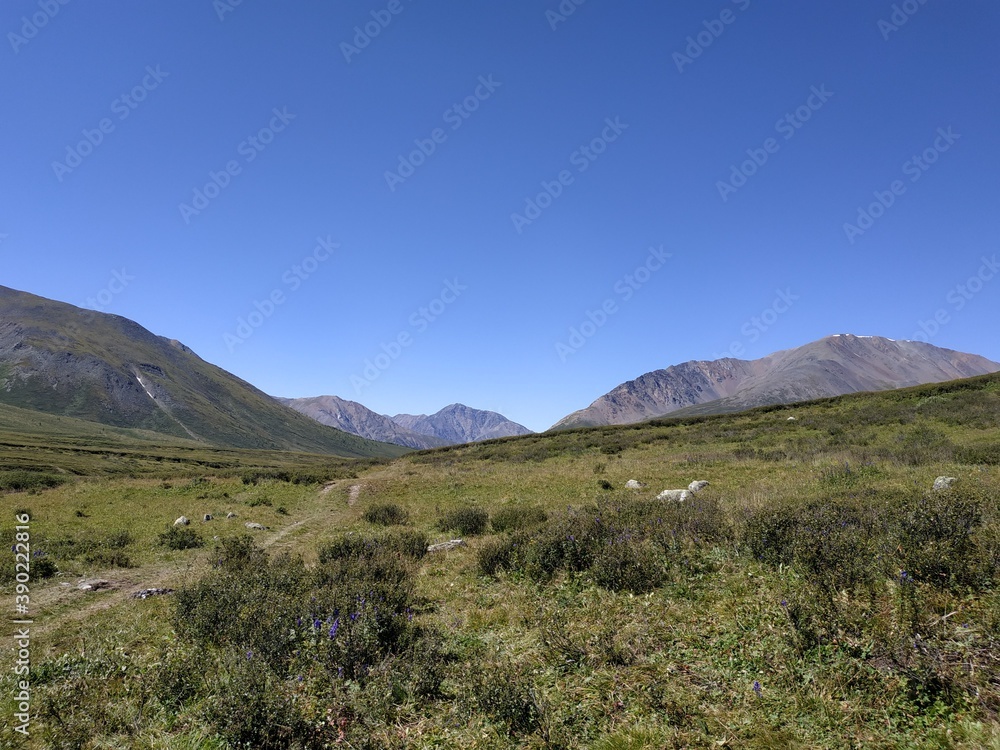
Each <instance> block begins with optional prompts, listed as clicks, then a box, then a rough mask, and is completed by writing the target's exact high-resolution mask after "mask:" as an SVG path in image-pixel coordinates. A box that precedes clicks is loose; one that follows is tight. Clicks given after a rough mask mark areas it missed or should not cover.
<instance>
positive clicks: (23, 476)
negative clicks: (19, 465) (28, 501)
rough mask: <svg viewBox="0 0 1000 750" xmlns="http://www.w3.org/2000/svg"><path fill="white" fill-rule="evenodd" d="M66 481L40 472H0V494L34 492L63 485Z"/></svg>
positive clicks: (18, 470) (15, 470) (19, 470)
mask: <svg viewBox="0 0 1000 750" xmlns="http://www.w3.org/2000/svg"><path fill="white" fill-rule="evenodd" d="M65 482H66V479H65V478H63V477H61V476H58V475H56V474H46V473H44V472H41V471H27V470H25V469H14V470H12V471H0V492H25V491H28V492H36V491H38V490H45V489H50V488H52V487H58V486H59V485H61V484H65Z"/></svg>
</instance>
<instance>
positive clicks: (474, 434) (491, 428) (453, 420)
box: [392, 403, 531, 444]
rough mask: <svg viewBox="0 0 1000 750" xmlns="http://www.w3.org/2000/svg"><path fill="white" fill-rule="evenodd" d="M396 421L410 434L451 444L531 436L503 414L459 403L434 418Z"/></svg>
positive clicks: (414, 416) (415, 416)
mask: <svg viewBox="0 0 1000 750" xmlns="http://www.w3.org/2000/svg"><path fill="white" fill-rule="evenodd" d="M392 420H393V421H394V422H396V423H397V424H399V425H402V426H403V427H405V428H406V429H408V430H412V431H413V432H419V433H421V434H423V435H431V436H433V437H436V438H438V439H440V440H444V441H446V442H447V443H449V444H459V443H476V442H479V441H480V440H490V439H493V438H501V437H511V436H514V435H530V434H531V430H529V429H528V428H527V427H525V426H524V425H520V424H518V423H517V422H512V421H511V420H509V419H507V417H505V416H504V415H503V414H499V413H498V412H495V411H485V410H483V409H474V408H472V407H471V406H466V405H465V404H458V403H456V404H449V405H448V406H446V407H444V408H443V409H441V410H440V411H438V412H436V413H434V414H431V415H427V414H397V415H396V416H394V417H392Z"/></svg>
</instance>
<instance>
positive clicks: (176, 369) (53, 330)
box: [0, 287, 402, 457]
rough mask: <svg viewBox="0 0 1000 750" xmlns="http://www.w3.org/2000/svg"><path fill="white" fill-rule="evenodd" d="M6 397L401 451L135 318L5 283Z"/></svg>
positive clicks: (229, 435) (25, 404)
mask: <svg viewBox="0 0 1000 750" xmlns="http://www.w3.org/2000/svg"><path fill="white" fill-rule="evenodd" d="M0 403H2V404H8V405H11V406H17V407H21V408H26V409H33V410H36V411H40V412H45V413H48V414H54V415H61V416H67V417H75V418H78V419H84V420H89V421H92V422H99V423H101V424H106V425H109V426H112V427H125V428H134V429H141V430H147V431H152V432H157V433H162V434H163V435H168V436H171V437H175V438H186V439H190V440H195V441H198V442H202V443H205V444H208V445H215V446H225V447H234V448H255V449H270V450H292V451H308V452H315V453H328V454H332V455H338V456H354V457H366V456H396V455H400V453H401V452H402V451H401V450H400V449H399V448H397V447H395V446H389V445H385V444H380V443H375V442H373V441H368V440H364V439H361V438H358V437H356V436H354V435H349V434H347V433H344V432H340V431H338V430H334V429H331V428H328V427H323V426H322V425H319V424H318V423H316V422H315V421H313V420H310V419H308V418H306V417H304V416H302V415H301V414H298V413H297V412H295V411H294V410H292V409H289V408H287V407H285V406H282V405H281V404H278V403H277V402H275V401H274V399H272V398H271V397H269V396H268V395H267V394H265V393H263V392H262V391H260V390H258V389H257V388H255V387H253V386H252V385H250V384H249V383H247V382H245V381H243V380H241V379H239V378H237V377H236V376H234V375H232V374H230V373H228V372H226V371H225V370H222V369H221V368H219V367H216V366H215V365H212V364H209V363H208V362H205V361H204V360H202V359H201V358H200V357H198V356H197V355H196V354H195V353H194V352H192V351H191V350H190V349H189V348H187V347H186V346H184V345H183V344H181V343H180V342H179V341H175V340H171V339H166V338H163V337H161V336H156V335H154V334H152V333H150V332H149V331H147V330H146V329H145V328H143V327H142V326H140V325H139V324H138V323H135V322H133V321H131V320H128V319H126V318H122V317H119V316H116V315H108V314H104V313H97V312H93V311H88V310H82V309H80V308H77V307H74V306H72V305H68V304H65V303H62V302H56V301H53V300H47V299H44V298H42V297H37V296H35V295H31V294H27V293H24V292H18V291H15V290H13V289H8V288H7V287H0Z"/></svg>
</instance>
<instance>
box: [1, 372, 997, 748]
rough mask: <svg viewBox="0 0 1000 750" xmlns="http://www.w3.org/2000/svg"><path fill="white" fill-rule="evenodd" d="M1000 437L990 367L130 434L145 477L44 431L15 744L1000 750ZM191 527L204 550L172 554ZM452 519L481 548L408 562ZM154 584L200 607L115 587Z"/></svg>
mask: <svg viewBox="0 0 1000 750" xmlns="http://www.w3.org/2000/svg"><path fill="white" fill-rule="evenodd" d="M791 415H794V416H795V417H796V420H795V421H794V422H789V421H787V417H788V416H791ZM998 424H1000V378H998V377H995V376H993V377H985V378H976V379H973V380H970V381H959V382H956V383H952V384H941V385H935V386H925V387H920V388H915V389H907V390H905V391H893V392H887V393H879V394H860V395H856V396H849V397H841V398H838V399H828V400H824V401H820V402H814V403H810V404H805V405H800V406H794V407H768V408H762V409H757V410H753V411H751V412H746V413H742V414H733V415H722V416H709V417H698V416H691V417H685V418H681V419H675V420H658V421H656V422H653V423H647V424H642V425H634V426H625V427H615V428H597V429H587V430H584V429H581V430H569V431H565V432H559V433H555V434H552V435H540V436H539V435H532V436H526V437H523V438H513V439H505V440H498V441H490V442H487V443H483V444H476V445H469V446H456V447H451V448H446V449H440V450H436V451H426V452H421V453H414V454H410V455H407V456H404V457H402V458H398V459H396V460H394V461H391V462H379V463H369V464H357V465H355V464H351V463H346V462H344V463H331V462H330V459H328V458H325V459H320V458H318V457H313V456H308V455H305V454H298V455H286V454H280V453H256V452H249V451H246V452H239V451H228V452H226V451H219V452H215V451H205V450H204V449H201V450H200V451H199V449H197V448H195V447H190V446H187V445H180V444H177V445H169V446H165V445H160V446H159V447H158V448H156V449H155V450H154V449H152V448H150V447H148V446H147V447H145V448H142V449H141V450H140V446H139V445H138V444H136V445H132V446H128V447H125V446H119V450H121V451H123V452H126V451H132V450H134V451H136V452H137V453H141V454H142V456H143V458H141V459H138V458H137V459H135V460H136V461H137V464H136V468H135V469H134V470H133V471H132V473H133V474H134V476H129V475H128V472H119V471H115V470H113V469H112V468H111V466H109V463H108V459H107V457H106V456H104V455H101V454H98V453H96V452H87V453H84V452H82V451H78V452H74V451H73V450H72V446H71V441H69V440H67V441H66V442H65V443H54V444H50V445H48V447H47V448H46V444H45V440H46V438H45V437H44V436H39V437H38V438H37V441H38V442H37V445H38V449H37V450H35V451H34V454H36V458H37V459H38V460H37V461H36V462H35V463H32V464H30V465H28V466H20V465H17V466H12V464H13V462H11V463H8V464H7V466H9V467H11V468H12V469H16V470H28V469H36V470H37V469H43V470H44V471H45V472H47V473H54V474H56V475H59V476H63V477H65V478H66V479H68V481H67V482H65V483H64V484H61V485H59V486H56V487H51V488H42V487H39V488H36V489H34V490H32V491H21V492H14V493H7V494H4V495H2V496H0V503H2V504H3V505H4V507H8V508H10V509H11V510H10V511H9V513H10V516H9V517H7V518H0V532H2V534H3V535H5V536H7V537H9V536H10V535H11V534H12V533H13V525H14V522H13V518H12V513H13V510H14V509H18V510H19V511H22V510H26V511H29V512H30V513H31V515H32V518H33V520H32V523H31V526H32V532H31V533H32V540H33V549H42V550H44V551H46V552H47V557H48V558H51V559H52V560H54V562H55V563H56V564H57V566H58V567H59V569H60V571H61V572H63V573H64V575H61V576H56V577H54V578H50V579H45V580H38V581H35V582H33V583H32V601H33V604H34V607H35V609H34V614H35V621H36V625H35V626H33V627H34V630H33V636H34V637H33V642H32V643H33V645H32V648H33V670H35V682H34V683H33V695H34V698H33V700H34V701H35V706H36V710H37V711H39V716H38V717H37V718H36V719H35V721H34V724H33V728H34V735H33V738H32V740H31V742H30V743H29V745H28V746H29V747H137V748H165V747H212V748H220V749H222V748H230V747H236V746H237V745H236V744H234V743H235V742H236V741H237V740H239V739H241V738H242V739H244V740H248V741H251V742H252V743H254V745H255V746H258V747H267V746H269V744H268V743H271V744H270V746H275V747H295V746H302V747H321V746H323V743H326V744H327V745H329V746H338V745H337V743H338V741H339V742H340V745H339V746H344V747H358V748H361V747H371V748H404V747H407V748H409V747H414V748H423V747H427V748H430V747H435V748H483V749H485V748H491V749H492V748H543V747H547V748H567V749H568V748H591V747H593V748H599V749H600V750H618V749H631V748H664V747H667V748H670V747H712V746H715V747H720V746H723V747H749V748H773V747H802V748H842V747H865V748H868V747H872V748H939V747H940V748H969V749H971V748H983V747H993V748H1000V722H998V721H997V712H998V711H1000V656H997V654H1000V591H998V590H997V588H996V581H997V579H998V577H1000V510H998V503H997V500H998V499H1000V468H998V464H997V462H996V461H995V460H994V459H993V458H992V457H993V456H995V455H996V453H995V450H996V446H997V445H998V442H1000V435H998V430H997V425H998ZM23 439H25V438H22V440H23ZM95 439H96V437H93V436H91V437H88V440H95ZM117 439H119V438H116V440H117ZM121 439H122V440H124V438H121ZM5 442H10V441H5ZM15 442H16V441H15ZM78 447H79V446H78ZM9 450H10V449H9V448H0V460H9V457H10V454H9V452H7V451H9ZM61 451H67V452H65V453H61ZM158 455H159V456H163V457H166V456H172V457H174V458H178V459H181V460H178V461H168V462H166V461H156V460H155V456H158ZM19 460H20V459H19ZM63 460H65V461H67V462H70V463H71V465H72V466H73V467H74V469H73V470H72V471H68V470H65V467H64V466H63V465H62V464H61V461H63ZM208 461H211V462H218V463H219V464H220V466H219V467H217V468H213V467H210V466H208V465H207V463H206V462H208ZM60 469H63V471H60ZM171 471H173V474H171ZM323 471H327V472H328V475H327V476H328V478H329V480H330V481H331V483H330V484H327V485H325V484H324V483H321V482H312V483H310V481H309V477H311V476H312V473H313V472H323ZM941 474H948V475H951V476H955V477H957V478H958V480H959V481H958V483H957V484H956V486H955V488H954V490H953V491H950V492H947V493H942V494H931V493H930V492H929V489H930V486H931V484H932V482H933V480H934V478H935V477H936V476H938V475H941ZM297 478H299V479H301V480H302V481H299V482H298V483H296V481H295V480H296V479H297ZM628 479H638V480H640V481H642V482H644V483H647V484H648V486H647V488H646V489H644V490H641V491H632V490H626V489H625V488H624V484H625V482H626V481H627V480H628ZM694 479H707V480H709V481H710V482H711V484H710V486H709V487H708V488H707V489H706V490H704V491H703V492H702V493H700V494H699V495H697V496H696V498H695V499H694V500H692V501H691V502H689V503H686V504H683V505H678V504H671V505H664V504H663V503H659V502H657V501H656V500H655V496H656V494H657V493H658V492H659V491H660V490H661V489H665V488H672V487H682V486H686V485H687V484H688V483H689V482H690V481H692V480H694ZM601 482H607V483H608V484H609V485H610V487H611V489H605V488H604V487H603V486H602V484H601ZM265 499H266V500H267V501H268V502H270V505H267V504H265V503H264V502H263V501H264V500H265ZM280 508H284V509H286V510H287V513H288V515H287V516H285V515H284V514H282V513H280V512H279V511H278V509H280ZM386 508H391V513H388V512H387V511H386ZM78 511H79V512H80V514H78ZM229 511H234V512H236V513H238V514H239V516H238V518H235V519H230V520H226V518H225V516H226V513H227V512H229ZM204 513H212V514H213V515H214V517H215V519H216V520H213V521H211V522H208V523H202V522H201V521H200V519H201V517H202V515H203V514H204ZM181 514H184V515H186V516H188V518H191V519H192V526H191V527H190V528H192V529H194V530H195V531H196V533H197V534H198V536H199V537H201V539H202V540H203V541H204V542H205V546H204V547H202V548H193V549H178V550H173V549H170V548H169V546H165V545H163V544H160V542H159V540H160V536H161V535H163V534H165V533H166V532H167V530H168V528H170V524H171V523H172V521H173V519H174V518H176V517H177V516H179V515H181ZM390 516H391V518H390ZM484 516H485V517H488V518H489V519H490V522H489V523H486V524H485V525H483V524H481V523H480V522H481V520H482V519H483V517H484ZM457 519H471V520H474V521H476V524H475V530H476V531H480V530H481V531H482V532H483V533H482V534H480V535H477V536H472V537H469V538H467V540H466V541H467V546H466V547H460V548H458V549H456V550H452V551H450V552H446V553H437V554H427V555H425V556H422V557H418V556H417V555H415V554H414V552H417V551H419V549H420V548H422V546H423V545H424V544H425V543H426V542H431V543H433V542H438V541H444V540H446V539H449V538H450V537H452V536H453V535H454V532H453V530H452V526H453V521H454V520H457ZM397 520H405V522H406V526H398V525H397V526H390V527H388V528H384V527H383V526H382V524H383V523H384V522H393V521H397ZM246 521H256V522H259V523H261V524H263V525H265V526H267V527H269V530H268V531H266V532H255V533H254V535H253V537H252V538H253V541H254V545H255V548H256V549H258V550H260V551H259V552H253V551H252V548H245V552H244V553H240V554H245V555H246V557H238V556H237V557H235V558H232V559H234V560H237V562H235V563H225V564H222V565H221V567H220V566H218V563H219V562H220V561H222V560H225V559H227V558H226V555H229V556H230V557H232V555H233V554H234V553H233V552H232V550H234V549H236V548H235V547H234V546H233V545H239V544H241V543H240V542H238V541H237V540H239V539H240V538H241V537H243V536H244V535H245V534H246V528H245V527H244V522H246ZM373 522H374V523H373ZM126 532H127V533H126ZM213 537H219V539H218V540H216V539H214V538H213ZM220 545H223V546H221V547H220ZM226 545H228V547H227V546H226ZM46 547H47V548H48V549H46ZM99 549H106V550H113V551H116V552H121V553H124V554H126V555H127V556H128V557H129V559H130V562H131V564H132V565H133V567H131V568H127V569H124V568H113V567H107V566H105V567H101V566H100V559H101V558H99V557H96V558H95V557H93V553H94V552H95V550H99ZM225 549H229V550H230V552H229V553H226V552H224V550H225ZM220 550H221V551H220ZM259 555H264V557H259ZM91 560H97V562H92V561H91ZM484 562H485V563H486V565H485V566H484ZM227 565H228V568H227ZM82 575H88V576H102V577H105V578H109V579H111V580H112V581H116V582H117V581H122V582H125V583H126V584H127V585H126V588H125V589H124V590H121V591H114V590H112V591H103V592H90V593H85V592H76V591H75V590H72V589H71V587H63V586H61V585H60V584H61V583H64V582H75V581H76V577H75V576H82ZM7 580H8V581H9V579H7ZM153 585H156V586H170V587H172V588H178V589H180V590H181V591H182V592H187V593H183V594H181V595H174V596H168V597H157V598H153V599H149V600H146V601H134V600H131V599H128V598H127V592H128V591H129V590H130V589H129V586H131V587H132V588H135V587H139V586H143V587H145V586H153ZM379 587H381V588H379ZM375 591H378V592H380V593H378V594H377V595H376V596H374V597H372V596H368V595H367V594H368V593H369V592H375ZM362 592H364V593H362ZM0 595H2V596H3V597H4V598H8V599H9V598H10V597H11V596H12V595H13V590H12V585H11V584H10V583H9V582H7V583H3V584H0ZM359 596H360V597H362V598H363V599H364V600H365V602H366V603H365V604H364V605H363V608H359V607H362V605H361V604H360V599H358V598H357V597H359ZM373 601H374V602H376V603H375V604H374V605H372V604H371V602H373ZM317 602H319V603H325V604H324V606H323V607H322V609H323V612H322V614H323V617H322V618H321V620H322V623H323V626H324V628H326V630H325V631H323V632H320V631H316V632H317V633H319V635H320V636H323V637H318V636H316V637H314V630H315V629H313V628H311V627H310V628H303V627H302V625H301V624H299V623H298V618H301V619H302V621H303V622H310V623H311V622H312V620H311V619H310V616H311V615H318V614H319V612H318V611H317V610H316V609H315V608H316V607H317V606H318V605H317ZM378 602H385V604H384V609H383V605H380V604H378ZM178 603H180V604H181V605H182V606H183V607H186V608H187V609H184V613H186V616H185V618H184V620H183V622H180V621H178V620H177V616H178V610H177V606H178ZM390 603H391V605H390ZM369 606H371V607H372V608H371V609H368V608H367V607H369ZM376 612H378V614H376ZM352 613H358V614H359V618H358V619H357V620H356V624H355V625H354V626H353V627H352V628H348V629H344V630H340V629H339V628H340V626H339V625H338V629H337V631H336V635H337V638H340V637H341V636H345V637H346V638H347V640H344V641H339V640H333V641H331V639H330V638H329V637H328V633H329V628H330V627H332V624H333V621H334V620H335V619H336V617H339V616H347V617H348V618H349V617H350V615H351V614H352ZM327 620H329V622H327ZM351 622H355V621H351ZM213 623H217V624H216V625H213ZM189 625H190V626H191V627H188V626H189ZM195 625H196V626H197V627H194V626H195ZM192 628H193V629H192ZM324 633H326V634H327V635H325V636H324V635H323V634H324ZM324 637H325V638H326V640H323V638H324ZM248 652H252V656H251V657H250V658H247V653H248ZM7 658H9V657H8V656H7V655H4V657H2V659H0V691H3V692H4V693H6V694H9V692H10V688H11V681H10V677H9V674H10V672H9V669H8V667H7V664H6V662H4V661H3V659H7ZM341 669H343V670H344V671H343V672H341V671H340V670H341ZM299 677H301V678H302V679H301V680H299V679H298V678H299ZM240 696H247V697H246V698H243V699H241V698H240ZM227 717H228V718H227ZM232 717H244V718H246V719H247V721H249V722H250V723H251V724H252V725H253V727H255V728H256V729H255V731H257V732H258V733H257V734H254V735H253V736H252V737H250V736H245V735H242V734H241V732H242V730H241V729H240V727H241V726H245V725H246V723H247V721H243V722H242V723H241V722H236V723H234V722H233V721H232ZM269 727H270V728H271V729H273V732H269V731H268V728H269ZM7 731H8V732H9V730H7ZM0 737H2V738H4V739H8V738H10V735H9V734H8V735H6V736H5V735H3V734H2V731H0ZM227 737H228V738H229V740H227V739H226V738H227ZM11 739H14V738H11ZM88 743H89V744H88ZM296 743H298V745H296Z"/></svg>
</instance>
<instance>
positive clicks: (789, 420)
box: [785, 417, 799, 422]
mask: <svg viewBox="0 0 1000 750" xmlns="http://www.w3.org/2000/svg"><path fill="white" fill-rule="evenodd" d="M785 421H786V422H798V421H799V420H797V419H796V418H795V417H789V418H788V419H786V420H785Z"/></svg>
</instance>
